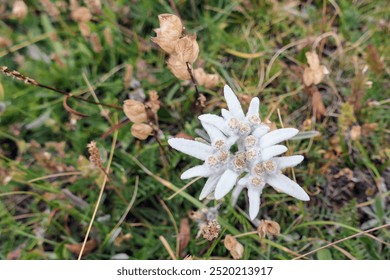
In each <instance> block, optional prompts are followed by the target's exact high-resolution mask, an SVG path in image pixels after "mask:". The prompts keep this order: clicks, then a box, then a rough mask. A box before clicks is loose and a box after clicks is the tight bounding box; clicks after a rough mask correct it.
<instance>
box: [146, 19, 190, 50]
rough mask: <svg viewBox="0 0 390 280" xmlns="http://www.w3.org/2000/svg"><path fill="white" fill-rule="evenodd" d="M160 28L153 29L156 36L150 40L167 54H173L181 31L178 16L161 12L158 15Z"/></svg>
mask: <svg viewBox="0 0 390 280" xmlns="http://www.w3.org/2000/svg"><path fill="white" fill-rule="evenodd" d="M158 19H159V21H160V28H157V29H155V30H154V31H155V32H156V34H157V36H156V37H153V38H152V41H153V42H154V43H156V44H157V45H159V46H160V48H162V49H163V50H164V51H165V52H167V53H168V54H173V53H174V51H175V46H176V44H177V41H178V39H179V38H180V36H181V33H182V31H183V24H182V23H181V20H180V18H179V17H178V16H175V15H171V14H161V15H159V16H158Z"/></svg>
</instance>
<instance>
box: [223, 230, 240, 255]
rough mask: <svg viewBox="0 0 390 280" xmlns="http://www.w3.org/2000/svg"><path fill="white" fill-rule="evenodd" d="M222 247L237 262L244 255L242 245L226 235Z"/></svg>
mask: <svg viewBox="0 0 390 280" xmlns="http://www.w3.org/2000/svg"><path fill="white" fill-rule="evenodd" d="M223 245H224V246H225V248H226V249H228V250H229V252H230V254H231V255H232V257H233V259H235V260H238V259H241V258H242V255H243V253H244V246H242V244H241V243H240V242H238V241H237V239H236V238H235V237H233V236H232V235H230V234H228V235H226V237H225V240H224V242H223Z"/></svg>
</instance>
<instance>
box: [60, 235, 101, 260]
mask: <svg viewBox="0 0 390 280" xmlns="http://www.w3.org/2000/svg"><path fill="white" fill-rule="evenodd" d="M82 246H83V244H82V243H78V244H65V248H66V249H68V250H69V251H71V252H72V253H73V254H74V255H78V254H80V250H81V247H82ZM96 246H97V241H96V240H95V239H91V240H89V241H87V243H85V248H84V252H83V256H85V255H88V254H90V253H91V252H92V251H93V250H94V249H95V248H96Z"/></svg>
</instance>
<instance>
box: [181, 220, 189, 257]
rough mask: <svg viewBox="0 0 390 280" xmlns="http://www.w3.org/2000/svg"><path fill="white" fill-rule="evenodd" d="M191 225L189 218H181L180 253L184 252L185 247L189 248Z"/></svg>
mask: <svg viewBox="0 0 390 280" xmlns="http://www.w3.org/2000/svg"><path fill="white" fill-rule="evenodd" d="M190 236H191V234H190V226H189V223H188V218H183V219H181V220H180V232H179V251H180V255H182V254H183V251H184V249H185V248H187V245H188V243H189V242H190Z"/></svg>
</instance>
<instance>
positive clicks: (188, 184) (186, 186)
mask: <svg viewBox="0 0 390 280" xmlns="http://www.w3.org/2000/svg"><path fill="white" fill-rule="evenodd" d="M202 178H203V177H196V178H195V179H193V180H191V181H190V182H188V183H187V184H185V185H184V187H182V188H181V189H180V190H178V191H177V192H175V193H174V194H172V195H171V196H170V197H168V198H167V199H166V200H171V199H172V198H174V197H175V196H176V195H178V194H179V193H181V192H182V191H184V190H185V189H187V188H188V187H189V186H191V185H192V184H193V183H195V182H196V181H198V180H199V179H202Z"/></svg>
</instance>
